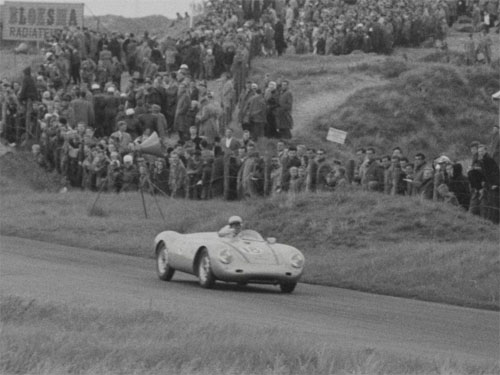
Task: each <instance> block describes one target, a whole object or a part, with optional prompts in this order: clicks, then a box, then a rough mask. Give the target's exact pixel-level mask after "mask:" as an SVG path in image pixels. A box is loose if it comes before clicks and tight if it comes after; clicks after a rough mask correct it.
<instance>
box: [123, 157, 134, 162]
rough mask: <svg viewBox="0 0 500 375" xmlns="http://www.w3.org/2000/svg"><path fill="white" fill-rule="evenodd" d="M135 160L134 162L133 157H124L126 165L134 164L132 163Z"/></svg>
mask: <svg viewBox="0 0 500 375" xmlns="http://www.w3.org/2000/svg"><path fill="white" fill-rule="evenodd" d="M133 160H134V159H133V158H132V155H125V156H124V157H123V162H124V163H132V161H133Z"/></svg>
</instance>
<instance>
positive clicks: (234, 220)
mask: <svg viewBox="0 0 500 375" xmlns="http://www.w3.org/2000/svg"><path fill="white" fill-rule="evenodd" d="M242 222H243V220H241V217H239V216H231V217H230V218H229V220H228V223H229V225H231V224H241V223H242Z"/></svg>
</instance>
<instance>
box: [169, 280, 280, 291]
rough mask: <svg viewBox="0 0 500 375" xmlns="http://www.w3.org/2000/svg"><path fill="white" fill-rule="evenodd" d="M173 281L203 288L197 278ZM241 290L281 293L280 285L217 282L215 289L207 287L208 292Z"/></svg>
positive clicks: (173, 281)
mask: <svg viewBox="0 0 500 375" xmlns="http://www.w3.org/2000/svg"><path fill="white" fill-rule="evenodd" d="M171 283H175V284H182V285H186V286H189V287H193V288H199V289H201V287H200V285H199V284H198V281H196V280H172V281H171ZM208 291H210V292H225V291H232V292H240V293H256V294H281V291H280V289H279V287H278V286H274V285H255V284H252V285H238V284H236V283H224V282H217V283H215V286H214V287H213V289H207V292H208Z"/></svg>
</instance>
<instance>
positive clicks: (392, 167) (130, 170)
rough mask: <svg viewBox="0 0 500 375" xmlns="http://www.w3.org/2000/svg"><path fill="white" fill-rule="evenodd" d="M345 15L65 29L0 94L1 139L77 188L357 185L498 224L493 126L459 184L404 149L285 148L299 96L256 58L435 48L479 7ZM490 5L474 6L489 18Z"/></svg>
mask: <svg viewBox="0 0 500 375" xmlns="http://www.w3.org/2000/svg"><path fill="white" fill-rule="evenodd" d="M350 3H351V2H350V1H340V0H330V1H328V0H322V1H307V0H305V1H300V0H290V1H287V2H285V1H278V0H276V1H265V0H264V1H243V2H241V1H239V2H238V1H229V0H212V1H209V2H208V3H207V6H206V9H205V15H204V16H203V18H201V19H197V21H196V23H195V25H194V27H193V29H191V30H190V31H189V32H188V33H187V34H186V35H185V36H184V37H182V38H179V39H173V38H171V37H166V38H165V39H162V40H159V39H158V38H154V37H150V35H149V34H148V33H147V32H145V33H144V35H143V36H141V37H140V38H138V37H136V36H134V35H133V34H126V35H119V34H118V33H111V34H109V35H108V34H102V33H101V34H100V33H97V32H95V31H91V30H72V31H70V30H65V31H64V32H62V33H60V34H58V35H55V36H54V38H53V39H52V40H50V41H49V42H50V43H49V44H48V45H47V46H46V48H45V50H44V53H43V61H41V64H40V65H39V67H38V71H37V72H36V74H35V77H36V79H34V78H33V76H32V72H31V69H30V68H26V69H25V71H24V79H23V81H22V82H5V81H4V82H2V90H1V93H0V94H1V103H2V124H3V126H2V136H3V137H5V138H6V139H7V140H8V141H9V142H17V141H19V140H20V139H22V138H23V137H24V139H26V138H34V139H36V140H37V141H38V142H37V143H36V144H34V145H33V148H32V151H33V154H34V157H35V159H36V161H37V162H38V163H39V164H40V165H41V166H42V167H44V168H46V169H47V170H49V171H53V170H55V171H57V172H58V173H59V174H60V175H61V176H62V178H63V180H64V183H65V184H66V185H67V186H72V187H74V188H81V189H87V190H94V191H108V192H122V191H137V190H141V191H147V192H150V193H152V194H162V195H166V196H169V197H174V198H188V199H211V198H217V197H223V198H225V199H243V198H248V197H255V196H271V195H274V194H282V193H287V194H295V193H299V192H302V191H309V192H314V191H333V190H341V189H348V188H354V187H355V186H360V187H361V188H362V189H365V190H373V191H379V192H383V193H386V194H392V195H409V196H422V197H423V198H428V199H434V200H445V201H448V202H450V203H453V204H457V205H460V206H461V207H463V208H464V209H466V210H470V211H471V212H472V213H474V214H480V215H482V216H483V217H486V218H488V219H490V220H492V221H495V222H498V186H499V183H498V179H499V172H498V163H499V161H498V128H496V134H495V137H496V138H495V139H496V145H493V146H492V147H491V152H492V153H493V158H492V157H490V156H489V155H488V154H487V153H486V146H484V145H480V144H475V145H473V150H476V149H477V150H476V151H474V155H473V160H472V169H471V170H470V171H469V172H468V175H467V176H465V175H464V171H463V168H462V166H461V165H460V164H458V163H452V162H451V161H450V160H449V159H447V158H446V157H444V156H443V157H440V158H438V159H435V160H434V163H430V164H428V163H427V162H426V161H425V157H424V155H422V154H417V155H416V158H415V163H410V162H409V160H408V159H407V158H406V157H404V156H403V154H402V152H401V150H400V149H399V148H396V149H394V150H393V153H392V154H391V155H388V156H384V157H379V156H377V155H376V153H375V150H374V149H372V148H368V149H366V150H363V149H360V150H358V152H357V154H358V156H359V160H351V161H348V162H346V163H342V162H339V161H334V162H331V161H329V160H328V159H327V157H326V155H325V154H326V152H325V150H322V149H320V150H315V149H313V148H310V147H307V146H306V145H294V144H293V142H292V141H291V140H290V139H291V138H292V134H291V129H292V128H293V118H292V107H293V94H292V92H291V90H290V88H289V87H288V86H289V82H288V81H287V80H286V79H283V78H277V79H276V80H274V81H273V80H272V79H271V77H269V76H265V77H264V78H263V80H262V81H261V82H253V81H250V80H248V72H249V69H250V64H251V61H252V58H253V57H254V56H257V55H273V54H275V53H276V54H278V55H280V54H282V53H283V52H284V51H285V50H286V49H287V48H290V49H293V48H294V49H295V52H296V53H306V52H312V53H317V54H326V53H334V54H341V53H350V52H352V51H353V50H356V49H361V50H363V51H365V52H372V51H374V52H381V53H388V52H390V50H391V49H392V47H393V46H394V45H398V44H399V45H418V44H419V43H420V42H422V41H423V40H425V39H426V38H429V37H436V38H438V39H439V38H441V37H442V36H443V35H445V33H443V32H442V30H443V29H444V28H445V25H449V24H450V23H453V22H454V20H455V19H456V17H458V16H459V15H460V14H462V13H466V12H469V11H470V10H471V9H474V7H475V6H476V4H475V3H473V4H472V8H470V4H469V3H468V2H463V1H451V0H446V1H445V0H436V1H430V0H415V1H405V0H400V1H398V2H396V1H391V0H380V1H376V2H370V1H363V0H359V1H357V2H353V3H355V4H350ZM492 3H493V2H486V3H485V2H479V3H478V4H477V6H482V7H483V8H484V9H483V10H482V11H483V12H484V11H485V9H489V8H487V7H488V4H492ZM497 3H498V1H497ZM453 4H455V5H456V7H453ZM464 4H465V6H464ZM493 18H494V14H490V20H491V19H493ZM301 38H302V39H303V40H302V41H300V40H301ZM292 46H293V47H292ZM124 73H128V77H129V78H130V79H129V80H128V81H127V82H123V78H124V77H125V76H127V74H125V75H124ZM219 76H222V80H221V87H220V91H219V92H213V91H210V90H209V87H208V86H209V85H208V82H207V81H208V80H211V79H213V78H217V77H219ZM236 114H237V116H236ZM235 117H237V118H235ZM234 122H236V123H237V124H238V127H239V126H241V128H242V130H243V135H242V138H241V139H236V138H235V137H234V135H233V129H232V128H231V126H232V125H234ZM262 137H266V138H276V139H278V141H277V146H276V147H277V148H276V149H275V150H272V152H270V153H266V154H264V155H262V154H261V153H259V151H258V149H257V145H256V142H257V141H258V140H259V139H260V138H262Z"/></svg>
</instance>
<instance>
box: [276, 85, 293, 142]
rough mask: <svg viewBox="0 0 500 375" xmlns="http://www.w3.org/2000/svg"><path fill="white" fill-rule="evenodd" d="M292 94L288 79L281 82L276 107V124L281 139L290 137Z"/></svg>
mask: <svg viewBox="0 0 500 375" xmlns="http://www.w3.org/2000/svg"><path fill="white" fill-rule="evenodd" d="M292 106H293V95H292V93H291V92H290V89H289V87H288V81H286V80H285V81H283V82H282V83H281V93H280V97H279V107H278V108H277V109H276V123H277V124H276V125H277V127H278V136H279V138H282V139H290V138H292V132H291V130H292V128H293V118H292Z"/></svg>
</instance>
